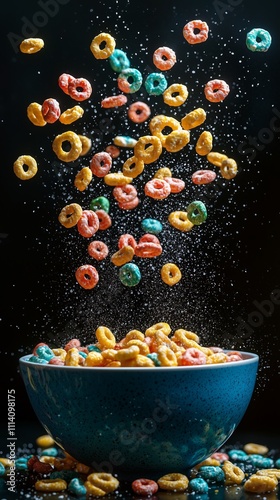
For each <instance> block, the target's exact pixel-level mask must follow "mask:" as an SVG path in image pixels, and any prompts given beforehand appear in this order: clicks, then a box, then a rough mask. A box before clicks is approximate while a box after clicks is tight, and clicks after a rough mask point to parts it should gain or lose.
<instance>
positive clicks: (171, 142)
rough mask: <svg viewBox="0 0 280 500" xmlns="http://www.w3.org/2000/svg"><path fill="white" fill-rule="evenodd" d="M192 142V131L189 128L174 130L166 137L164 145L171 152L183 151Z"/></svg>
mask: <svg viewBox="0 0 280 500" xmlns="http://www.w3.org/2000/svg"><path fill="white" fill-rule="evenodd" d="M189 142H190V133H189V131H188V130H173V132H170V134H169V135H168V136H167V137H166V139H165V143H164V147H165V149H166V151H168V152H169V153H176V152H177V151H181V149H183V148H184V147H185V146H186V145H187V144H188V143H189Z"/></svg>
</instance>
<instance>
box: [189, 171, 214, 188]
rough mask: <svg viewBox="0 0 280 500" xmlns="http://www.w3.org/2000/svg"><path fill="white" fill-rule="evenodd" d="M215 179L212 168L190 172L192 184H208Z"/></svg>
mask: <svg viewBox="0 0 280 500" xmlns="http://www.w3.org/2000/svg"><path fill="white" fill-rule="evenodd" d="M215 179H216V172H214V171H213V170H197V171H196V172H194V173H193V174H192V181H193V183H194V184H198V185H201V184H209V183H210V182H213V181H214V180H215Z"/></svg>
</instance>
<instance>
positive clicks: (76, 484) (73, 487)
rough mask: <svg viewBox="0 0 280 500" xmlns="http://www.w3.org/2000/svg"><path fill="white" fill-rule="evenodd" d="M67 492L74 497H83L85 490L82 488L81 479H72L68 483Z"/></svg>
mask: <svg viewBox="0 0 280 500" xmlns="http://www.w3.org/2000/svg"><path fill="white" fill-rule="evenodd" d="M68 490H69V491H70V493H73V494H74V495H75V496H76V497H81V496H85V495H86V492H87V489H86V487H85V486H84V482H83V481H82V479H80V478H78V477H73V478H72V479H71V480H70V482H69V483H68Z"/></svg>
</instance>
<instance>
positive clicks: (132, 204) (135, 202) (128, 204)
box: [119, 196, 140, 210]
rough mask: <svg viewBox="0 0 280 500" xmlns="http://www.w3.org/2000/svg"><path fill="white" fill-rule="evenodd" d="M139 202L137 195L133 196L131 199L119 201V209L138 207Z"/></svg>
mask: <svg viewBox="0 0 280 500" xmlns="http://www.w3.org/2000/svg"><path fill="white" fill-rule="evenodd" d="M139 203H140V200H139V198H138V196H135V198H133V200H131V201H123V202H122V203H121V202H120V203H119V208H120V209H121V210H132V209H133V208H136V207H138V205H139Z"/></svg>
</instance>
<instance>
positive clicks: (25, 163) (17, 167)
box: [13, 155, 38, 181]
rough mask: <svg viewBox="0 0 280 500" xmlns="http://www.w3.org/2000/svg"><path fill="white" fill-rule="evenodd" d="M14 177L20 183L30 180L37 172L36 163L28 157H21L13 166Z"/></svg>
mask: <svg viewBox="0 0 280 500" xmlns="http://www.w3.org/2000/svg"><path fill="white" fill-rule="evenodd" d="M13 170H14V173H15V175H16V176H17V177H18V178H19V179H21V180H22V181H27V180H29V179H32V177H34V175H36V174H37V172H38V167H37V162H36V160H35V158H33V157H32V156H30V155H21V156H19V157H18V158H17V160H16V161H15V162H14V164H13Z"/></svg>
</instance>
